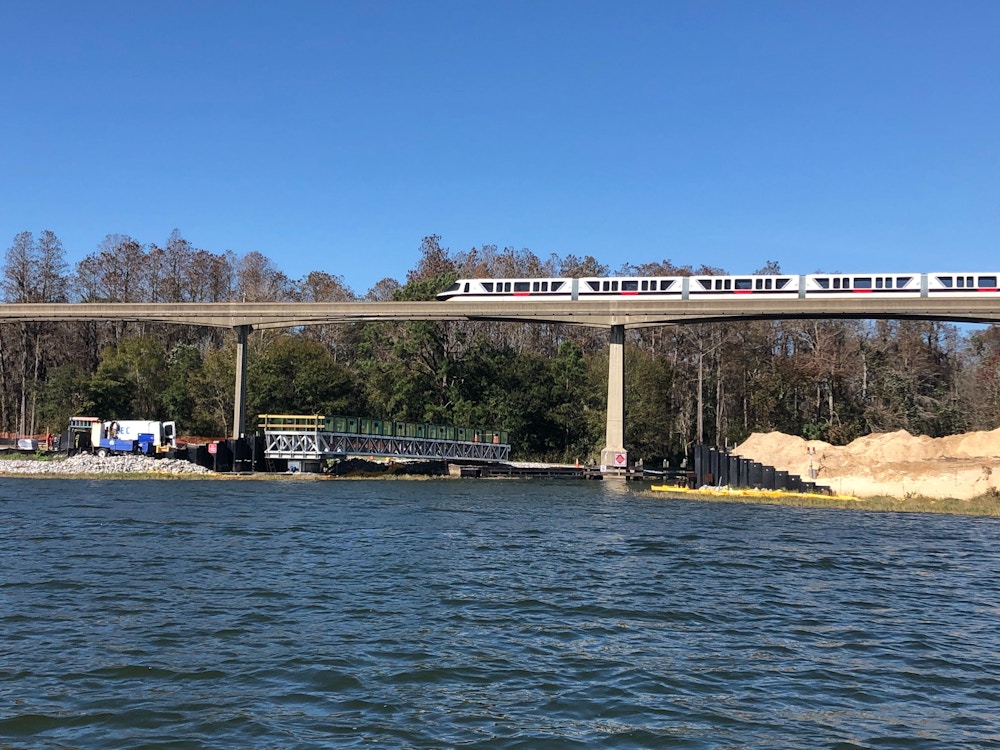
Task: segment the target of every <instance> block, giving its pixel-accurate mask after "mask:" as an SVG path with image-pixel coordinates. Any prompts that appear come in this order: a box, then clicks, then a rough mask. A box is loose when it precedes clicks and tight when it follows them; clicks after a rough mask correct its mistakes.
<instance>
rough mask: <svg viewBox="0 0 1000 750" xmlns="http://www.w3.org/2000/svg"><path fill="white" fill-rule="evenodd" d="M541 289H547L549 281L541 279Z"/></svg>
mask: <svg viewBox="0 0 1000 750" xmlns="http://www.w3.org/2000/svg"><path fill="white" fill-rule="evenodd" d="M542 291H543V292H547V291H549V282H547V281H543V282H542Z"/></svg>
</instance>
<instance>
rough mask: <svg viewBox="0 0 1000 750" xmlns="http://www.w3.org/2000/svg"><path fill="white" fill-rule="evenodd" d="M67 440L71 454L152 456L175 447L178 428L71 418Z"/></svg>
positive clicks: (165, 424) (137, 421)
mask: <svg viewBox="0 0 1000 750" xmlns="http://www.w3.org/2000/svg"><path fill="white" fill-rule="evenodd" d="M69 439H70V442H69V449H70V451H73V452H77V453H79V452H84V451H85V452H89V453H93V454H95V455H98V456H102V457H103V456H110V455H121V454H125V453H138V454H142V455H146V456H152V455H155V454H157V453H167V452H169V451H172V450H174V449H175V448H176V447H177V427H176V424H175V423H174V422H156V421H152V420H146V419H112V420H110V421H101V419H100V418H98V417H73V418H71V419H70V421H69Z"/></svg>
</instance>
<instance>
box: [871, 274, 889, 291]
mask: <svg viewBox="0 0 1000 750" xmlns="http://www.w3.org/2000/svg"><path fill="white" fill-rule="evenodd" d="M889 286H890V287H891V286H892V284H890V285H889ZM875 288H876V289H881V288H882V277H881V276H878V277H876V278H875Z"/></svg>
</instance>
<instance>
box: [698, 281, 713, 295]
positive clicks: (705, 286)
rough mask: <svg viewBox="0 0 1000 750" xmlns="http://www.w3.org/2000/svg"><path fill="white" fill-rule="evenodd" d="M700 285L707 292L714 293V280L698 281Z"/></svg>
mask: <svg viewBox="0 0 1000 750" xmlns="http://www.w3.org/2000/svg"><path fill="white" fill-rule="evenodd" d="M698 283H699V284H701V288H702V289H704V290H706V291H709V292H710V291H712V280H711V279H698Z"/></svg>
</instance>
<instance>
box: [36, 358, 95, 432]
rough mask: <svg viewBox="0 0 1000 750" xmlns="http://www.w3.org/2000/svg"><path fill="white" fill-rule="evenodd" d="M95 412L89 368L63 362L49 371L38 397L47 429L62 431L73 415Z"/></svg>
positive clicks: (43, 421) (40, 412)
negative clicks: (85, 370) (83, 368)
mask: <svg viewBox="0 0 1000 750" xmlns="http://www.w3.org/2000/svg"><path fill="white" fill-rule="evenodd" d="M95 413H96V407H95V405H94V401H93V399H92V397H91V387H90V376H89V375H88V374H87V373H86V372H84V371H83V370H82V369H81V368H79V367H77V366H76V365H74V364H65V365H60V366H59V367H56V368H53V369H52V371H50V372H49V376H48V379H46V381H45V382H44V383H43V384H42V388H41V397H40V399H39V414H40V416H41V423H42V424H43V425H45V429H46V431H47V432H51V433H53V434H59V433H61V432H62V431H63V430H65V429H66V426H67V425H68V424H69V419H70V417H73V416H76V415H88V416H89V415H93V414H95Z"/></svg>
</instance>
